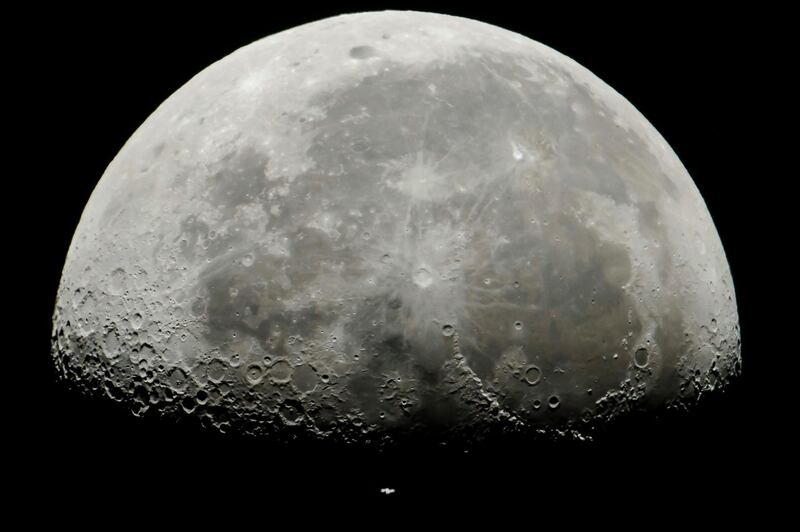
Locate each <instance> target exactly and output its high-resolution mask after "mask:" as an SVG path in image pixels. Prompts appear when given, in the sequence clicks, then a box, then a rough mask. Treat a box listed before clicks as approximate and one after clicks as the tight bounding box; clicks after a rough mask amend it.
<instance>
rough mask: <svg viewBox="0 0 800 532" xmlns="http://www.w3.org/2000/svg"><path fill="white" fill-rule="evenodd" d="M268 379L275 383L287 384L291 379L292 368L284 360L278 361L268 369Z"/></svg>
mask: <svg viewBox="0 0 800 532" xmlns="http://www.w3.org/2000/svg"><path fill="white" fill-rule="evenodd" d="M269 377H270V379H272V382H275V383H279V384H281V383H286V382H289V380H290V379H291V378H292V366H290V365H289V363H288V362H286V361H285V360H278V361H276V362H275V363H274V364H272V366H271V367H270V368H269Z"/></svg>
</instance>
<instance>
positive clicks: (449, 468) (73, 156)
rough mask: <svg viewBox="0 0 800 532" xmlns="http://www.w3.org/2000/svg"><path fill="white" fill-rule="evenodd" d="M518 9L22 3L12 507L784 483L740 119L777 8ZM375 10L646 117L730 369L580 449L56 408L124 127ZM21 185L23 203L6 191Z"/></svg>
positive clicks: (749, 115)
mask: <svg viewBox="0 0 800 532" xmlns="http://www.w3.org/2000/svg"><path fill="white" fill-rule="evenodd" d="M298 4H299V3H298ZM523 5H524V4H508V5H502V4H499V3H497V2H494V3H491V4H489V5H487V6H484V7H481V8H479V7H469V6H468V5H466V4H460V5H459V4H456V3H454V4H450V5H447V4H436V3H430V2H428V3H419V2H407V3H390V4H376V3H371V4H370V3H341V2H339V3H335V2H331V3H330V4H329V5H328V6H326V7H315V6H313V5H311V6H310V5H298V6H297V7H296V8H292V7H291V6H289V7H287V6H283V7H281V8H279V9H278V8H276V6H274V5H268V3H263V5H261V7H259V8H254V7H253V6H252V5H247V4H242V5H238V4H237V3H235V2H226V3H225V4H224V5H214V6H213V7H212V6H209V8H208V9H207V10H206V9H205V8H202V7H200V6H198V5H194V6H192V5H187V6H185V7H173V8H171V9H165V8H164V6H157V5H152V6H147V5H146V4H136V5H133V4H131V5H129V6H127V7H126V8H125V9H105V8H102V7H99V6H95V7H92V8H85V9H83V8H69V9H67V8H59V9H57V10H53V9H52V8H47V9H46V10H45V9H44V8H42V11H41V12H39V13H34V14H28V15H26V17H22V16H21V17H19V18H13V17H12V18H10V19H8V21H7V24H8V25H10V26H13V25H15V24H19V25H20V27H21V28H22V30H23V31H22V32H21V33H22V34H23V35H21V36H19V37H18V38H16V39H15V41H14V42H15V45H14V47H13V48H11V49H9V50H10V51H11V54H10V55H12V56H14V57H15V58H17V59H20V58H21V59H22V60H21V61H20V62H19V63H20V64H19V65H17V64H16V61H12V63H11V64H12V65H13V66H11V67H7V70H11V76H10V78H9V80H10V82H9V84H10V85H13V86H14V87H15V88H18V89H20V90H21V92H22V93H23V94H21V95H20V97H21V98H33V99H35V101H36V102H37V105H36V106H34V108H35V109H36V112H35V113H32V114H31V117H30V120H28V122H29V125H32V126H33V127H31V128H30V130H25V133H24V134H21V135H18V137H17V138H18V140H21V143H20V144H21V146H20V147H19V151H18V152H16V153H13V154H10V156H11V157H13V158H15V159H17V160H22V162H23V166H24V168H25V169H24V170H22V172H20V173H19V174H18V175H17V178H16V180H15V183H16V185H15V186H21V187H30V188H31V190H28V191H27V192H25V191H23V190H22V189H20V190H17V189H14V191H13V193H12V195H11V201H10V202H9V203H11V204H12V205H10V206H9V209H10V210H12V211H14V212H16V211H19V213H20V214H19V215H18V216H17V219H18V220H22V222H21V225H22V226H23V228H24V231H25V234H26V235H27V236H26V238H25V240H26V241H27V242H28V251H26V255H25V256H26V258H27V259H28V260H24V261H23V264H22V269H23V270H24V271H23V273H22V274H21V277H20V281H19V283H14V284H22V285H23V286H24V287H25V290H24V294H22V295H21V296H19V297H20V298H19V299H18V300H19V301H21V302H22V304H23V305H22V307H21V308H23V309H24V310H23V314H22V316H18V317H19V318H21V319H20V320H19V321H20V325H19V326H20V327H21V328H22V331H21V334H20V335H19V337H20V338H23V339H24V347H22V348H21V349H22V351H21V352H19V353H18V354H17V355H15V354H13V353H7V355H9V356H12V357H16V356H20V357H23V361H22V362H23V365H24V369H23V371H24V373H23V374H24V375H27V380H29V381H30V382H35V383H36V387H35V390H30V389H27V390H26V391H25V392H24V393H22V394H19V395H16V396H15V397H16V398H22V400H18V401H14V405H13V407H12V408H11V409H12V410H14V412H21V413H22V417H23V422H24V424H23V425H21V426H23V427H24V429H23V430H21V431H18V432H17V431H14V434H15V436H14V439H15V440H16V441H17V443H19V444H21V445H22V447H23V452H22V453H21V454H19V455H17V456H18V457H19V458H18V459H16V458H15V459H13V460H9V461H10V462H14V463H13V464H11V465H12V466H13V467H14V468H17V469H18V470H19V471H21V472H22V473H23V475H22V476H21V477H20V478H21V479H22V480H21V484H20V485H21V486H24V488H25V491H24V492H25V493H28V494H29V495H28V497H30V498H33V499H35V500H39V501H42V502H47V503H48V504H54V503H56V502H62V503H64V504H65V505H66V503H67V502H68V501H84V502H89V501H94V502H96V501H99V500H102V501H110V502H114V501H118V502H119V501H127V502H125V503H124V504H125V505H130V504H133V503H132V501H134V500H139V501H142V500H148V501H151V502H152V501H158V500H160V499H161V498H163V497H166V496H167V494H169V497H177V498H178V499H179V500H193V501H195V503H197V502H200V503H201V504H202V503H203V501H205V500H207V499H208V500H211V498H213V499H215V500H216V499H218V498H219V497H225V498H227V500H229V501H234V500H235V501H238V502H236V505H240V504H242V503H241V500H242V497H244V499H250V500H253V501H254V504H255V505H254V506H250V507H249V508H250V509H251V511H259V512H260V511H262V509H263V508H262V506H260V505H261V504H267V500H268V497H269V500H270V501H273V500H274V499H272V497H275V496H285V497H288V498H295V499H296V498H298V497H299V498H301V499H303V498H314V497H326V498H329V497H340V496H344V497H347V498H349V499H350V500H351V501H354V502H357V503H359V504H361V503H362V502H363V501H367V500H369V499H371V498H374V499H382V500H384V501H385V500H388V499H389V496H385V495H382V494H380V492H379V490H380V488H383V487H391V488H395V489H396V490H397V492H396V493H395V494H394V495H392V496H391V497H392V498H393V500H397V501H399V500H403V499H404V498H407V497H415V496H424V497H426V498H428V500H429V501H441V500H443V499H445V498H450V497H453V498H457V499H459V500H461V501H462V502H465V503H466V504H467V505H468V506H469V505H470V504H474V503H477V502H482V501H485V500H487V499H488V498H492V497H495V496H500V497H507V496H508V495H509V494H514V495H518V496H521V497H523V498H525V499H526V500H527V501H528V502H529V503H530V504H531V505H533V507H538V506H537V505H542V504H545V501H547V502H548V504H549V503H552V502H553V501H558V500H561V501H565V500H570V501H574V500H582V499H583V498H585V499H586V500H595V501H604V500H607V501H609V502H613V503H614V504H615V506H614V508H621V509H625V508H635V507H642V505H644V506H643V507H644V508H647V507H654V508H657V509H658V511H657V512H656V513H657V514H658V513H665V514H669V513H670V511H671V510H669V508H671V507H672V506H673V505H675V504H680V505H681V508H689V507H694V506H697V509H702V510H704V511H706V512H721V511H722V509H723V508H735V511H741V510H742V509H744V508H750V507H753V508H755V507H760V505H761V504H763V503H764V502H769V503H771V504H778V503H777V502H776V501H777V500H778V499H776V498H773V494H774V492H775V490H777V486H779V485H780V484H781V483H782V482H783V481H784V480H783V477H784V476H786V475H788V471H787V469H786V465H785V463H784V462H782V461H781V460H780V459H778V458H777V457H778V453H777V449H778V447H779V445H784V444H786V443H789V444H791V443H793V440H786V439H785V437H784V436H782V435H781V436H779V431H778V429H777V428H776V427H777V426H778V425H777V424H776V423H775V420H774V408H773V407H772V404H771V403H770V401H771V400H772V401H775V398H774V397H773V395H772V391H770V388H769V387H768V385H767V384H768V383H769V382H771V381H772V379H774V378H775V375H774V373H775V369H774V368H775V365H774V357H773V355H772V354H773V353H779V352H784V351H782V348H781V346H780V345H778V343H779V339H778V338H777V336H776V335H775V334H774V327H775V324H774V322H773V321H772V319H771V317H770V312H769V309H771V308H774V307H772V306H771V305H772V303H771V302H770V301H768V300H767V298H768V297H770V294H769V293H770V292H772V291H773V290H775V288H774V285H775V283H776V279H775V276H776V275H777V273H775V272H773V273H772V274H771V275H770V274H769V273H768V272H767V270H766V269H765V263H769V262H770V261H775V257H774V256H772V254H771V252H770V251H769V250H770V249H773V246H772V243H771V239H772V238H777V236H775V237H773V234H774V232H773V231H766V230H765V227H766V226H767V225H768V224H770V223H771V219H772V216H773V211H772V209H771V208H770V207H769V205H770V200H769V198H767V195H766V193H764V192H762V190H763V187H760V186H759V184H763V183H764V181H765V180H767V179H769V178H770V177H771V176H772V175H773V174H772V173H773V172H776V171H779V170H774V169H773V168H772V167H771V166H770V165H771V164H772V163H771V157H769V156H768V154H766V153H765V152H764V150H763V148H762V147H761V141H763V137H764V135H765V129H764V126H763V124H762V123H761V121H762V120H763V117H764V115H768V114H774V113H775V111H774V109H775V106H776V105H782V104H781V101H782V99H783V95H784V94H785V90H786V89H782V88H781V87H784V84H785V83H786V80H785V79H782V78H781V77H780V76H781V74H780V72H781V71H780V70H778V71H775V70H772V68H771V66H769V64H768V59H767V58H768V57H769V56H770V55H771V50H772V48H771V47H777V46H778V45H777V44H773V41H772V40H771V39H772V37H779V36H780V33H781V32H780V30H778V29H777V26H776V22H778V21H779V20H780V19H781V18H783V17H786V14H782V13H778V12H774V13H771V12H769V11H768V10H759V11H755V10H754V8H752V7H749V8H732V7H731V6H726V8H725V10H720V11H715V10H708V11H701V10H699V9H697V8H696V7H692V6H691V5H689V4H687V5H679V4H670V5H669V6H666V5H663V6H660V8H659V9H642V8H632V7H629V6H628V7H621V6H620V7H617V8H612V7H609V6H606V5H599V6H597V7H595V8H591V9H587V8H586V7H580V6H576V5H572V4H570V5H565V6H563V7H549V8H546V7H543V6H538V5H527V6H525V7H521V6H523ZM384 8H393V9H416V10H424V11H438V12H443V13H448V14H454V15H461V16H466V17H470V18H475V19H478V20H482V21H484V22H488V23H492V24H496V25H498V26H501V27H504V28H507V29H509V30H512V31H516V32H518V33H522V34H524V35H527V36H529V37H531V38H533V39H535V40H538V41H540V42H543V43H544V44H547V45H549V46H551V47H553V48H555V49H556V50H558V51H560V52H562V53H564V54H566V55H567V56H569V57H571V58H573V59H575V60H576V61H578V62H579V63H580V64H582V65H584V66H585V67H587V68H588V69H589V70H591V71H592V72H593V73H595V74H596V75H597V76H599V77H600V78H601V79H602V80H604V81H605V82H607V83H608V84H609V85H611V86H612V87H613V88H615V89H616V90H617V91H618V92H620V93H621V94H622V95H623V96H625V97H626V98H627V99H628V100H630V101H631V103H633V105H634V106H635V107H637V108H638V109H639V110H640V111H641V112H642V113H643V114H644V115H645V116H646V117H647V118H648V119H649V120H650V121H651V122H652V123H653V125H654V126H655V127H656V129H658V130H659V131H660V132H661V134H662V135H663V136H664V137H665V138H666V139H667V141H668V142H669V143H670V145H671V146H672V148H673V149H674V150H675V152H676V153H677V154H678V156H679V157H680V159H681V161H682V162H683V163H684V165H685V166H686V167H687V169H688V170H689V173H690V174H691V175H692V177H693V178H694V180H695V183H696V184H697V186H698V188H699V189H700V192H701V193H702V195H703V197H704V199H705V201H706V203H707V205H708V208H709V210H710V212H711V215H712V217H713V219H714V222H715V223H716V226H717V229H718V231H719V234H720V237H721V239H722V242H723V245H724V247H725V250H726V253H727V257H728V260H729V262H730V266H731V270H732V273H733V279H734V285H735V288H736V296H737V300H738V306H739V313H740V320H741V330H742V349H743V357H744V358H743V377H742V378H741V379H740V380H739V381H738V382H737V383H736V384H735V386H733V387H732V388H731V389H730V390H729V391H728V393H725V394H723V395H721V396H718V397H711V398H709V400H708V401H706V402H705V404H702V405H700V407H699V408H698V409H696V410H695V411H694V412H692V413H689V414H684V415H680V416H666V417H661V418H658V419H652V418H650V417H634V418H633V419H632V420H630V421H629V422H627V423H625V424H620V425H617V426H614V427H612V428H611V429H609V430H608V432H607V433H604V434H601V435H600V438H599V439H598V440H597V441H595V442H592V443H561V444H542V443H539V444H534V443H530V442H528V443H524V442H522V443H520V442H515V443H513V444H511V443H509V444H504V445H502V446H500V445H498V446H495V447H494V448H487V449H483V450H481V451H479V452H475V453H471V454H463V453H451V452H447V451H444V450H430V449H409V450H407V451H406V452H404V453H392V454H389V455H378V454H373V453H368V452H356V451H342V450H337V451H327V452H323V451H322V450H320V449H308V448H302V449H300V448H298V449H294V448H292V449H279V448H278V449H276V448H273V447H271V446H269V445H268V444H266V443H265V442H260V441H255V440H248V439H242V438H235V437H232V436H220V435H216V434H208V433H206V432H203V431H200V430H198V429H195V428H193V427H183V426H175V425H168V424H164V423H158V422H155V421H153V420H148V419H137V418H134V417H133V416H132V415H130V414H129V413H127V412H125V411H122V410H118V409H117V408H116V407H115V406H112V405H108V404H101V403H98V402H96V401H87V400H85V399H82V398H80V397H76V396H74V395H73V394H72V393H69V392H68V391H67V390H65V389H64V388H63V387H62V386H61V385H60V384H59V383H57V382H56V381H55V380H54V372H53V369H52V363H51V360H50V354H49V348H50V332H51V331H50V327H51V323H50V318H51V314H52V309H53V305H54V296H55V293H56V289H57V286H58V281H59V277H60V272H61V267H62V266H63V263H64V258H65V255H66V252H67V249H68V246H69V243H70V239H71V237H72V234H73V232H74V230H75V228H76V226H77V223H78V220H79V217H80V214H81V212H82V210H83V207H84V205H85V204H86V202H87V200H88V199H89V196H90V194H91V192H92V190H93V188H94V186H95V184H96V183H97V180H98V179H99V178H100V176H101V175H102V173H103V171H104V169H105V167H106V165H108V163H109V162H110V161H111V159H112V158H113V157H114V155H115V154H116V153H117V151H118V150H119V149H120V148H121V147H122V145H123V144H124V142H125V141H126V140H127V138H128V137H129V136H130V135H131V134H132V133H133V132H134V130H135V129H136V128H137V127H138V126H139V125H140V124H141V123H142V122H143V121H144V120H145V119H146V118H147V116H148V115H149V114H150V113H151V112H152V111H153V110H154V109H155V108H156V107H157V106H158V105H159V104H160V103H161V102H162V101H163V100H164V99H165V98H166V97H167V96H169V95H170V94H171V93H172V92H174V91H175V90H176V89H178V88H179V87H180V86H181V85H182V84H183V83H184V82H186V81H187V80H188V79H189V78H190V77H191V76H193V75H194V74H196V73H197V72H199V71H200V70H202V69H203V68H205V67H206V66H208V65H209V64H211V63H212V62H213V61H216V60H218V59H220V58H222V57H223V56H225V55H227V54H228V53H230V52H232V51H234V50H236V49H237V48H239V47H241V46H244V45H246V44H248V43H250V42H252V41H254V40H256V39H259V38H261V37H264V36H266V35H268V34H271V33H275V32H277V31H280V30H283V29H288V28H290V27H293V26H295V25H298V24H301V23H305V22H310V21H313V20H317V19H320V18H324V17H327V16H332V15H336V14H341V13H346V12H355V11H363V10H374V9H384ZM17 29H19V28H17ZM765 85H766V86H772V87H773V88H774V89H775V90H774V91H773V92H772V93H771V94H772V96H771V97H768V98H767V97H764V96H763V95H762V93H761V92H760V91H761V90H763V88H764V86H765ZM17 101H22V100H11V101H10V102H9V104H8V105H9V107H15V103H16V102H17ZM784 103H785V101H784ZM23 110H24V107H23ZM34 118H35V119H34ZM795 136H796V135H795ZM42 147H45V149H42ZM30 194H35V197H36V198H37V200H36V201H35V202H29V201H25V199H24V198H25V197H30V196H26V195H30ZM31 242H34V243H35V244H33V245H31V244H30V243H31ZM767 285H769V286H770V287H772V288H769V289H767ZM12 288H14V287H12ZM784 354H786V355H789V353H785V352H784ZM16 435H19V436H20V437H19V438H17V436H16ZM131 494H139V495H141V496H142V497H144V499H141V498H139V499H136V498H131ZM120 504H122V502H120ZM270 504H271V503H270ZM111 507H112V508H113V507H114V506H113V505H112V506H111ZM72 508H77V507H75V506H72ZM526 508H527V507H525V506H515V507H514V509H513V512H525V511H526ZM726 511H727V510H726ZM734 513H735V512H734ZM764 515H765V516H767V515H770V514H766V513H765V514H764Z"/></svg>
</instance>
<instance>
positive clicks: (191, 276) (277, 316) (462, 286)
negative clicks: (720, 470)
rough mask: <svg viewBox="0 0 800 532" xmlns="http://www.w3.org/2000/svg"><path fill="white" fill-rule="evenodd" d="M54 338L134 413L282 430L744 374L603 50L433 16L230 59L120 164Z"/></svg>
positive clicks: (303, 37) (63, 292)
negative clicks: (586, 53) (603, 69)
mask: <svg viewBox="0 0 800 532" xmlns="http://www.w3.org/2000/svg"><path fill="white" fill-rule="evenodd" d="M52 355H53V360H54V363H55V366H56V368H57V373H58V375H59V377H60V378H62V379H63V380H64V381H65V382H67V383H68V384H69V385H71V386H73V387H75V388H77V389H78V390H80V391H81V392H83V393H85V394H88V395H90V396H96V397H97V398H98V400H111V401H116V402H118V403H120V404H122V405H124V406H125V407H127V408H128V409H130V410H131V411H132V412H133V413H134V414H135V415H139V416H142V415H156V416H163V417H165V418H170V419H171V418H176V417H177V418H183V419H190V420H195V421H199V422H200V423H202V424H203V425H205V426H208V427H209V428H212V429H217V430H220V431H223V432H234V433H238V434H255V435H258V436H261V437H265V438H272V439H273V440H275V441H289V440H296V439H301V438H302V439H310V440H322V441H335V442H345V443H355V444H363V443H366V444H378V445H387V444H391V443H393V442H398V441H408V440H409V439H414V438H416V437H418V436H419V437H426V438H427V437H433V438H436V439H437V440H441V441H460V442H467V443H469V442H473V441H480V440H482V439H485V438H487V437H493V435H495V434H504V433H522V434H545V435H547V434H565V433H569V434H575V435H579V437H583V435H589V434H591V432H592V431H593V430H594V429H595V428H597V427H599V426H602V425H605V424H607V423H608V422H609V421H611V420H613V419H616V418H618V417H620V416H623V415H625V414H626V413H628V412H630V411H634V410H644V411H650V412H658V411H660V410H663V409H670V408H682V407H684V406H686V405H691V404H693V403H694V402H696V401H697V400H698V398H700V397H701V396H703V395H705V394H707V393H709V392H712V391H714V390H717V389H721V388H724V387H725V386H727V385H728V384H729V383H730V382H731V381H732V380H733V379H734V377H736V376H737V375H738V374H739V373H740V371H741V342H740V339H739V325H738V316H737V309H736V300H735V293H734V287H733V282H732V279H731V274H730V269H729V266H728V263H727V260H726V257H725V253H724V250H723V247H722V244H721V242H720V238H719V235H718V234H717V231H716V229H715V227H714V223H713V221H712V219H711V216H710V215H709V212H708V209H707V208H706V205H705V203H704V201H703V199H702V197H701V195H700V193H699V192H698V190H697V188H696V186H695V184H694V183H693V181H692V179H691V177H690V176H689V174H688V173H687V171H686V169H685V168H684V166H683V165H682V164H681V162H680V160H679V159H678V157H677V156H676V155H675V153H674V152H673V151H672V150H671V149H670V147H669V145H668V144H667V142H666V141H665V140H664V138H662V136H661V135H660V134H659V133H658V132H657V131H656V130H655V129H654V128H653V126H652V125H651V124H650V123H649V122H648V121H647V120H646V119H645V118H644V117H643V116H642V115H641V114H640V113H639V112H638V111H637V110H636V109H635V108H634V107H633V106H632V105H631V104H630V103H629V102H628V101H627V100H626V99H625V98H623V97H622V96H621V95H620V94H618V93H617V92H615V91H614V90H613V89H612V88H610V87H609V86H608V85H606V84H605V83H604V82H602V81H601V80H600V79H598V78H597V77H596V76H595V75H593V74H592V73H591V72H589V71H588V70H587V69H585V68H584V67H582V66H580V65H579V64H577V63H576V62H575V61H573V60H571V59H569V58H568V57H565V56H564V55H562V54H560V53H558V52H556V51H554V50H552V49H551V48H548V47H547V46H545V45H543V44H540V43H538V42H535V41H533V40H531V39H529V38H527V37H524V36H522V35H519V34H516V33H512V32H510V31H507V30H504V29H501V28H498V27H495V26H491V25H488V24H485V23H481V22H478V21H474V20H470V19H466V18H460V17H454V16H447V15H440V14H433V13H422V12H410V11H408V12H401V11H384V12H369V13H359V14H351V15H343V16H337V17H333V18H329V19H325V20H320V21H317V22H314V23H310V24H305V25H302V26H298V27H295V28H292V29H289V30H287V31H283V32H280V33H277V34H274V35H271V36H269V37H266V38H264V39H261V40H259V41H256V42H254V43H252V44H250V45H248V46H245V47H243V48H240V49H239V50H236V51H235V52H233V53H232V54H230V55H228V56H227V57H225V58H223V59H221V60H220V61H217V62H216V63H214V64H212V65H211V66H209V67H208V68H206V69H205V70H203V71H202V72H200V73H199V74H197V75H196V76H195V77H193V78H192V79H191V80H189V81H188V82H187V83H186V84H185V85H184V86H182V87H181V88H180V89H179V90H177V91H176V92H175V93H174V94H172V95H171V96H170V97H169V98H168V99H167V100H166V101H164V102H163V103H162V104H161V105H160V106H159V107H158V108H157V109H156V110H155V112H153V113H152V115H150V117H149V118H148V119H147V120H146V121H145V122H144V123H143V124H142V125H141V126H140V127H139V128H138V129H137V130H136V132H135V133H134V134H133V135H132V136H131V137H130V139H129V140H128V141H127V142H126V144H125V145H124V146H123V148H122V149H121V150H120V151H119V153H118V154H117V155H116V157H115V158H114V159H113V161H112V162H111V163H110V164H109V166H108V168H107V169H106V171H105V173H104V174H103V176H102V178H101V179H100V181H99V183H98V184H97V187H96V188H95V190H94V192H93V193H92V195H91V198H90V200H89V202H88V204H87V205H86V207H85V210H84V212H83V215H82V217H81V220H80V223H79V225H78V227H77V229H76V231H75V234H74V237H73V240H72V243H71V246H70V248H69V251H68V254H67V257H66V262H65V264H64V269H63V273H62V279H61V283H60V286H59V289H58V294H57V298H56V308H55V312H54V316H53V335H52Z"/></svg>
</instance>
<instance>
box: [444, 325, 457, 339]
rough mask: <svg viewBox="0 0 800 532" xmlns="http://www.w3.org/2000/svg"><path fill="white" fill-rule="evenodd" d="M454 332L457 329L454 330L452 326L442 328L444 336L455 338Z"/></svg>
mask: <svg viewBox="0 0 800 532" xmlns="http://www.w3.org/2000/svg"><path fill="white" fill-rule="evenodd" d="M454 332H455V329H454V328H453V326H452V325H445V326H444V327H442V334H443V335H444V336H453V333H454Z"/></svg>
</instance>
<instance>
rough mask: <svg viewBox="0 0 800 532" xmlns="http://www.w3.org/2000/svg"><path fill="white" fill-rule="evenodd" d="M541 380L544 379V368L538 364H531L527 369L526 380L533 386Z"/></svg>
mask: <svg viewBox="0 0 800 532" xmlns="http://www.w3.org/2000/svg"><path fill="white" fill-rule="evenodd" d="M540 380H542V370H540V369H539V368H537V367H536V366H529V367H528V369H526V370H525V382H527V383H528V384H530V385H531V386H535V385H537V384H539V381H540Z"/></svg>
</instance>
